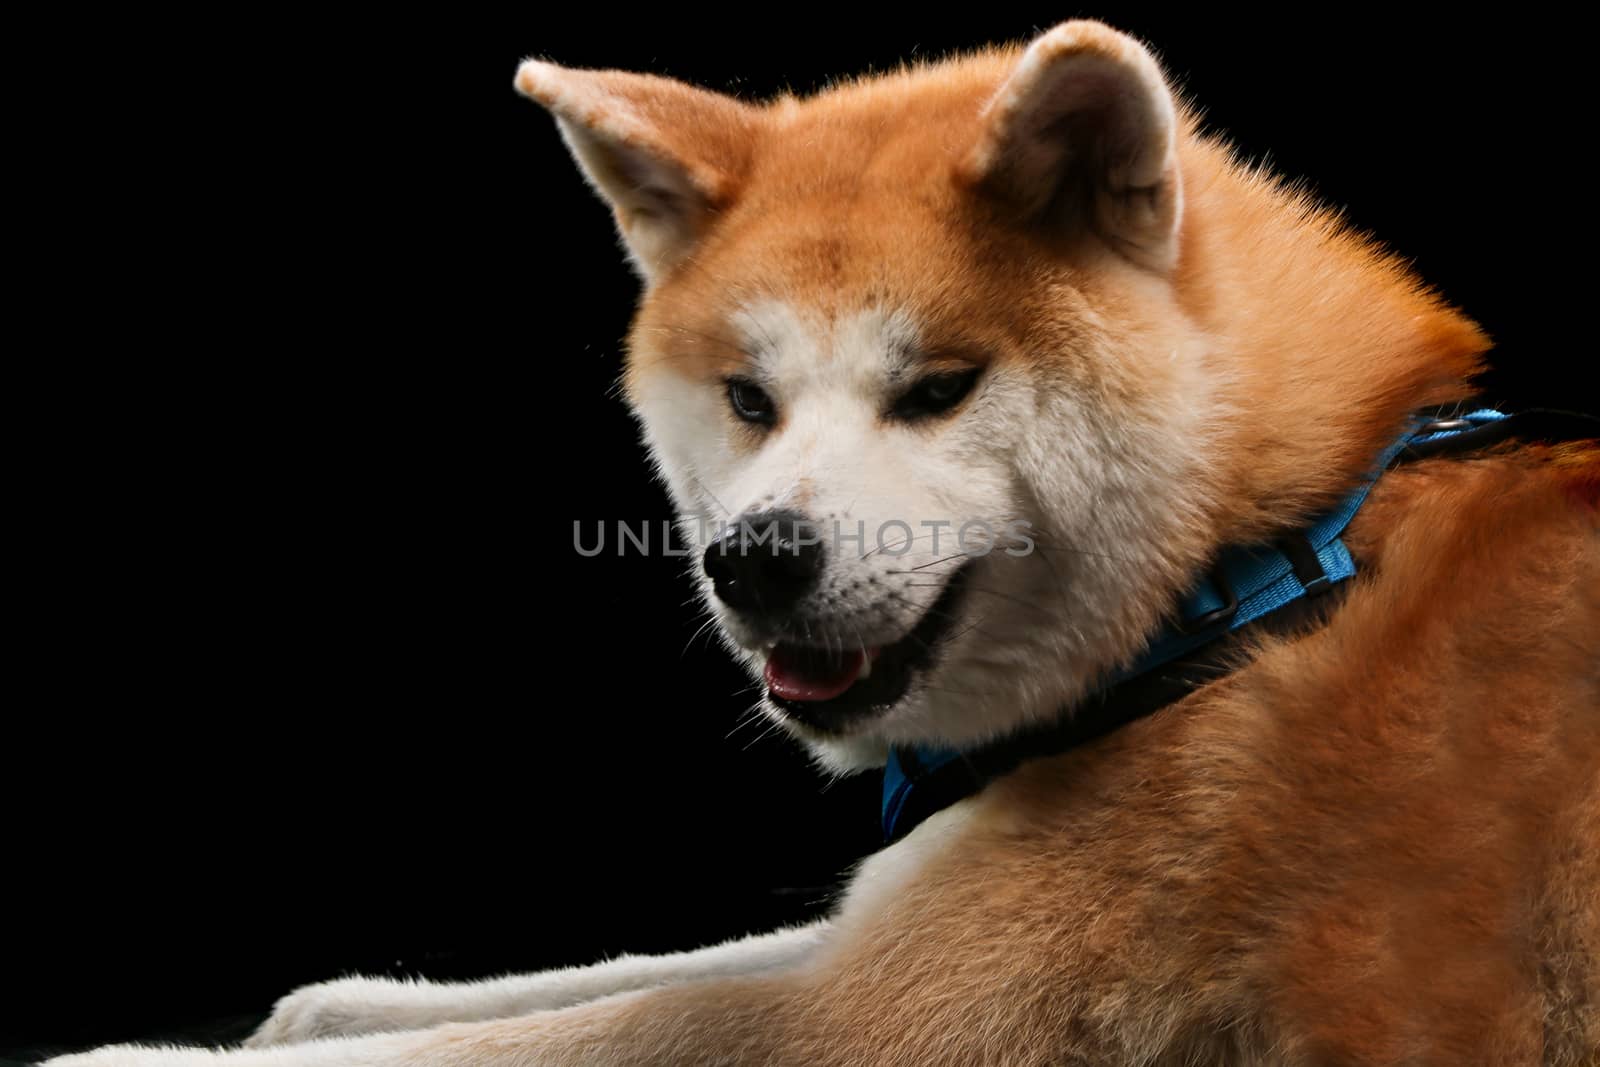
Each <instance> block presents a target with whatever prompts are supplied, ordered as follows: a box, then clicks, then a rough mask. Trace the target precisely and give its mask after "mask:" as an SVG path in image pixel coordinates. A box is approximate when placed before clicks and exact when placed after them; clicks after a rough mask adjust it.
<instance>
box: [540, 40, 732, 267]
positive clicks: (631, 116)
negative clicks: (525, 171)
mask: <svg viewBox="0 0 1600 1067" xmlns="http://www.w3.org/2000/svg"><path fill="white" fill-rule="evenodd" d="M516 87H517V89H518V90H519V91H520V92H522V93H523V94H524V95H526V96H529V97H531V98H532V99H534V100H536V101H538V102H539V103H541V104H543V105H544V106H545V107H546V108H547V109H548V110H549V111H550V113H551V114H552V115H554V116H555V120H556V125H557V126H558V127H560V130H561V136H562V138H563V140H565V141H566V143H567V147H568V148H569V149H571V151H572V155H573V158H575V159H576V160H577V162H578V165H579V167H580V168H582V170H583V172H584V174H585V175H586V176H587V177H588V179H589V181H590V183H591V184H592V185H593V186H594V188H595V191H596V192H598V193H599V194H600V195H601V196H602V197H603V198H604V199H605V200H606V201H607V202H608V203H609V204H610V205H611V210H612V213H613V214H614V215H615V217H616V220H617V230H618V232H619V233H620V234H621V237H622V243H623V246H624V247H625V248H626V249H627V252H628V255H629V258H631V259H632V261H633V264H634V267H635V268H636V269H637V270H638V272H639V274H640V276H641V277H642V278H643V279H644V281H645V283H646V285H649V284H650V283H652V282H653V281H656V280H658V279H659V278H660V277H661V275H662V274H663V273H664V272H665V271H667V270H668V269H669V268H671V266H672V265H673V264H674V263H676V262H677V261H678V260H679V259H680V258H681V257H682V256H683V255H684V254H685V253H686V252H688V251H689V250H690V249H691V248H692V247H693V246H694V243H695V241H696V240H697V239H698V238H699V237H700V236H701V234H702V233H703V232H704V230H705V228H706V226H707V225H709V224H710V222H711V221H712V219H713V218H714V217H715V215H716V213H717V212H718V211H720V210H722V209H723V208H724V207H726V206H727V204H728V203H729V202H730V201H731V200H732V199H733V197H734V195H735V193H736V191H737V187H738V183H739V180H740V178H741V175H742V172H743V170H744V168H745V166H746V164H747V163H748V160H749V158H750V152H751V148H752V145H753V142H754V139H755V136H756V131H757V120H758V118H759V114H760V113H759V112H758V111H757V110H756V109H755V108H753V107H751V106H749V105H746V104H743V103H740V102H739V101H738V100H735V99H734V98H733V97H731V96H726V95H723V94H721V93H715V92H711V91H710V90H706V89H698V88H695V87H694V86H692V85H688V84H685V83H684V82H680V81H676V80H674V79H671V78H662V77H658V76H655V75H650V74H633V73H629V72H626V71H616V70H575V69H572V68H568V67H561V66H557V65H556V64H554V63H544V62H540V61H539V60H534V59H530V60H528V61H527V62H525V63H523V64H522V66H521V68H520V69H518V71H517V77H516Z"/></svg>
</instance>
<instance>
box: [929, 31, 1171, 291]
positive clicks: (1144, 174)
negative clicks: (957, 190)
mask: <svg viewBox="0 0 1600 1067" xmlns="http://www.w3.org/2000/svg"><path fill="white" fill-rule="evenodd" d="M1176 146H1177V115H1176V105H1175V104H1174V101H1173V97H1172V91H1171V90H1170V89H1169V88H1168V87H1167V83H1166V79H1165V78H1164V77H1163V76H1162V73H1161V68H1160V66H1159V65H1158V64H1157V62H1156V60H1155V57H1154V56H1152V55H1151V54H1150V53H1149V51H1147V50H1146V49H1145V47H1144V46H1143V45H1142V44H1140V43H1139V42H1138V41H1136V40H1134V39H1133V38H1132V37H1129V36H1128V35H1127V34H1124V33H1120V32H1118V31H1116V30H1114V29H1112V28H1111V27H1109V26H1107V25H1105V24H1104V23H1101V22H1096V21H1093V20H1090V19H1078V20H1074V21H1071V22H1064V23H1062V24H1061V25H1059V26H1056V27H1055V28H1054V29H1052V30H1050V31H1049V32H1047V33H1045V34H1043V35H1042V36H1040V37H1038V38H1037V39H1035V40H1034V41H1033V43H1032V44H1030V45H1029V46H1028V48H1027V49H1026V51H1024V52H1023V54H1022V58H1021V59H1020V60H1019V61H1018V63H1017V65H1016V67H1015V69H1014V70H1013V71H1012V72H1011V74H1010V76H1009V77H1008V78H1007V79H1006V81H1005V82H1004V83H1003V84H1002V85H1001V86H1000V89H999V91H998V92H996V93H995V94H994V96H993V97H991V98H990V100H989V101H988V103H987V104H986V105H985V106H984V110H983V115H982V120H981V128H980V133H979V136H978V140H977V143H976V144H975V145H973V147H972V148H971V150H970V151H969V152H968V153H967V154H966V156H965V157H964V158H963V159H962V160H961V162H960V164H959V165H958V168H957V174H958V176H959V177H961V178H962V179H963V180H965V181H967V182H969V183H971V184H973V185H974V186H976V187H978V188H980V189H981V190H983V191H984V192H985V193H986V194H988V195H992V196H995V197H998V198H1000V199H1001V200H1002V201H1003V202H1004V203H1006V204H1007V205H1008V206H1009V207H1011V208H1012V209H1013V210H1016V211H1019V212H1021V213H1023V214H1024V215H1025V216H1026V218H1027V220H1028V221H1029V222H1030V223H1034V224H1038V225H1047V226H1053V227H1058V228H1068V227H1079V228H1081V227H1085V226H1088V227H1093V229H1094V230H1095V232H1097V233H1099V234H1100V235H1101V236H1102V237H1103V238H1105V239H1106V240H1107V241H1109V242H1110V243H1111V244H1112V245H1113V246H1114V247H1115V248H1117V249H1118V250H1120V251H1121V252H1123V253H1124V254H1125V255H1128V256H1129V257H1130V258H1132V259H1134V260H1135V261H1136V262H1139V263H1141V264H1144V265H1146V266H1150V267H1154V268H1156V269H1160V270H1165V269H1168V268H1170V267H1171V266H1172V264H1173V262H1174V261H1175V259H1176V257H1177V231H1178V221H1179V218H1180V215H1181V213H1182V206H1183V205H1182V191H1181V187H1180V185H1179V176H1178V157H1177V150H1176Z"/></svg>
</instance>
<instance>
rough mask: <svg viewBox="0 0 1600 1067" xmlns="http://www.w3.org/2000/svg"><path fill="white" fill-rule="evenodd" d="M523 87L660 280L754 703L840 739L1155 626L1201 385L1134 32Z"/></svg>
mask: <svg viewBox="0 0 1600 1067" xmlns="http://www.w3.org/2000/svg"><path fill="white" fill-rule="evenodd" d="M518 86H519V88H521V89H522V90H523V91H524V92H525V93H527V94H528V95H530V96H533V97H535V98H536V99H538V100H540V101H541V102H543V103H544V104H546V105H547V106H548V107H549V108H550V109H551V110H552V111H553V112H554V113H555V115H556V117H557V119H558V122H559V124H560V127H561V130H562V133H563V135H564V136H565V137H566V139H567V141H568V143H569V145H570V146H571V147H572V149H573V151H574V154H575V155H576V156H577V158H578V160H579V161H580V163H581V164H582V165H583V167H584V169H585V172H586V173H587V175H588V176H589V177H590V179H591V181H592V182H593V183H594V184H595V186H596V187H597V188H598V189H599V191H600V192H601V193H602V194H603V195H604V196H606V197H607V198H608V199H609V200H610V202H611V204H612V206H613V208H614V210H615V212H616V216H617V220H618V224H619V228H620V230H621V233H622V235H623V238H624V243H625V246H626V248H627V249H628V251H629V253H630V255H631V256H632V258H633V260H634V263H635V265H636V267H637V269H638V270H639V272H640V273H641V274H642V276H643V277H644V279H645V282H646V291H645V294H644V297H643V299H642V302H641V305H640V308H639V311H638V315H637V317H636V320H635V322H634V327H633V330H632V333H631V337H630V360H629V364H628V368H627V372H626V377H625V384H626V392H627V397H628V399H629V401H630V403H631V405H632V406H633V409H634V411H635V412H636V414H637V416H638V418H639V420H640V422H641V425H642V427H643V431H644V435H645V438H646V440H647V442H648V445H649V448H650V452H651V455H652V457H653V458H654V461H655V463H656V465H657V467H658V469H659V471H660V473H661V475H662V477H663V478H664V479H665V481H666V483H667V484H668V486H669V487H670V489H671V492H672V495H673V497H674V499H675V501H676V503H677V506H678V508H679V510H680V516H681V519H682V529H683V532H684V534H685V535H686V536H687V537H688V538H689V539H690V540H691V542H692V543H693V544H694V545H695V546H697V551H696V554H695V558H696V560H697V561H698V567H697V571H698V576H699V579H700V585H701V588H702V590H703V592H704V595H705V598H706V602H707V603H708V604H709V605H710V607H711V609H712V610H713V611H715V613H716V617H717V620H718V622H719V624H720V627H721V630H722V633H723V635H724V636H725V638H726V643H727V644H728V646H729V647H730V648H731V649H732V650H733V651H734V653H735V654H736V655H738V656H739V657H740V658H741V659H742V660H743V661H744V662H745V663H746V664H748V666H749V668H750V670H751V671H752V673H753V674H755V675H756V676H757V677H758V678H760V679H761V680H762V682H763V684H764V685H765V695H766V699H765V701H764V703H763V711H764V713H765V714H767V715H769V716H771V717H772V718H774V719H775V720H776V721H778V722H779V723H781V724H782V725H783V727H785V728H786V729H788V730H789V731H791V732H792V733H793V734H794V735H796V736H798V737H800V738H801V739H803V740H804V741H806V742H807V743H808V744H809V745H810V746H811V748H812V749H813V751H814V752H815V753H816V754H817V756H818V757H819V758H820V759H821V760H822V761H823V762H824V763H825V764H827V765H828V766H830V767H833V768H836V769H846V768H851V767H855V766H860V765H863V764H865V763H870V762H873V761H880V760H881V758H882V755H883V751H884V749H885V746H886V745H887V744H892V743H906V742H929V743H939V742H944V743H957V744H959V743H966V742H971V741H975V740H978V739H981V738H985V737H990V736H995V735H998V734H1000V733H1003V732H1005V731H1007V730H1009V729H1011V728H1014V727H1015V726H1017V725H1019V724H1021V723H1023V722H1025V721H1028V720H1029V719H1032V718H1036V717H1040V716H1045V715H1049V714H1051V713H1053V712H1054V711H1055V710H1056V708H1058V707H1059V706H1060V703H1061V702H1062V701H1065V700H1069V699H1071V698H1073V697H1075V696H1077V695H1079V694H1080V693H1081V692H1082V690H1083V688H1084V686H1085V685H1087V684H1088V683H1089V682H1090V681H1092V680H1093V678H1094V677H1095V675H1096V674H1097V673H1098V672H1101V671H1103V670H1105V669H1107V668H1109V667H1112V666H1114V665H1115V664H1116V662H1117V661H1118V660H1119V659H1121V658H1125V657H1126V656H1127V655H1128V654H1129V653H1130V652H1131V651H1133V650H1134V649H1135V648H1136V646H1137V644H1138V642H1139V640H1140V638H1141V637H1142V635H1143V634H1144V633H1145V632H1146V631H1147V630H1148V628H1149V626H1150V625H1151V623H1152V621H1153V620H1154V617H1155V615H1156V614H1157V613H1159V611H1160V610H1161V607H1162V605H1163V603H1164V602H1165V599H1166V598H1167V595H1168V593H1169V592H1170V587H1171V586H1172V585H1173V583H1174V581H1175V579H1176V576H1177V575H1179V574H1181V573H1183V572H1184V571H1185V570H1186V569H1187V568H1189V567H1191V566H1192V564H1193V560H1192V559H1191V558H1187V557H1186V555H1185V549H1184V547H1183V546H1184V545H1185V543H1186V542H1185V538H1183V537H1182V536H1179V535H1178V534H1179V531H1180V528H1181V526H1182V524H1183V523H1184V522H1185V521H1186V519H1187V520H1192V519H1193V518H1194V516H1195V515H1196V514H1197V507H1198V505H1197V503H1196V500H1195V497H1196V494H1197V493H1198V492H1199V484H1200V482H1201V481H1202V480H1203V479H1202V478H1201V477H1200V472H1199V470H1198V468H1197V462H1198V461H1197V459H1196V456H1197V450H1196V449H1195V447H1194V445H1195V442H1196V441H1197V440H1199V439H1200V438H1201V437H1202V436H1203V423H1204V422H1205V420H1206V418H1207V417H1208V415H1209V414H1210V409H1209V407H1208V402H1207V395H1208V385H1207V377H1206V375H1205V374H1204V373H1203V365H1204V362H1205V347H1206V342H1205V338H1204V336H1203V335H1200V334H1199V333H1198V332H1197V331H1196V330H1195V329H1194V328H1193V327H1192V326H1191V325H1190V324H1189V320H1188V319H1187V317H1186V316H1185V315H1184V314H1183V312H1182V310H1181V309H1180V307H1179V306H1178V302H1177V299H1176V296H1175V289H1174V286H1173V285H1172V282H1171V274H1172V268H1173V265H1174V262H1175V260H1176V256H1177V244H1178V234H1179V228H1180V222H1181V217H1182V205H1181V191H1180V185H1179V174H1178V159H1177V153H1176V141H1177V138H1178V135H1179V132H1180V131H1179V128H1178V124H1179V121H1180V120H1179V116H1178V114H1177V112H1176V110H1175V106H1174V103H1173V100H1172V97H1171V95H1170V92H1169V90H1168V89H1167V87H1166V85H1165V83H1164V81H1163V79H1162V76H1161V74H1160V72H1159V69H1158V68H1157V66H1156V64H1155V63H1154V61H1153V60H1152V59H1151V58H1150V56H1149V55H1148V53H1146V52H1145V51H1144V49H1143V48H1142V47H1140V46H1139V45H1138V44H1136V43H1135V42H1133V41H1132V40H1131V39H1129V38H1127V37H1124V36H1122V35H1120V34H1118V33H1115V32H1114V31H1111V30H1109V29H1107V28H1105V27H1103V26H1101V25H1099V24H1097V23H1084V22H1077V23H1069V24H1066V25H1064V26H1062V27H1058V28H1057V29H1056V30H1054V31H1052V32H1051V33H1049V34H1047V35H1045V36H1044V37H1042V38H1040V39H1039V40H1038V41H1035V42H1034V43H1033V44H1032V45H1031V46H1030V47H1029V48H1028V49H1027V50H1026V51H1020V50H1009V51H992V52H988V53H984V54H981V55H978V56H975V57H969V58H967V59H965V60H962V61H958V62H955V63H950V64H946V65H943V66H938V67H932V68H927V69H918V70H912V71H908V72H904V73H902V74H900V75H896V76H891V77H888V78H885V79H881V80H877V81H868V82H862V83H858V84H856V85H851V86H846V87H843V88H838V89H835V90H832V91H831V92H829V93H826V94H823V95H822V96H819V97H815V98H812V99H810V100H805V101H797V100H794V99H792V98H785V99H782V100H780V101H777V102H775V103H772V104H770V105H766V106H762V107H754V106H750V105H745V104H742V103H739V102H736V101H734V100H732V99H730V98H727V97H723V96H719V95H717V94H712V93H708V92H704V91H702V90H698V89H692V88H689V87H687V86H684V85H682V84H680V83H677V82H672V81H668V80H665V79H659V78H651V77H647V76H640V75H630V74H623V73H618V72H587V71H571V70H565V69H563V68H558V67H553V66H551V65H549V64H544V63H535V62H530V63H528V64H525V65H524V67H523V69H522V71H521V72H520V73H519V78H518ZM1174 546H1176V547H1174Z"/></svg>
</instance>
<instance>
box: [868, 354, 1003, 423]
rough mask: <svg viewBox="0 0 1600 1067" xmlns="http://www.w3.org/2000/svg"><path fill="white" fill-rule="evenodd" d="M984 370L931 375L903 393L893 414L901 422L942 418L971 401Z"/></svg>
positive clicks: (893, 408) (976, 368)
mask: <svg viewBox="0 0 1600 1067" xmlns="http://www.w3.org/2000/svg"><path fill="white" fill-rule="evenodd" d="M981 373H982V370H981V369H980V368H978V367H973V368H972V369H971V370H961V371H947V372H945V373H942V374H930V375H928V376H927V377H926V378H924V379H922V380H921V381H920V382H918V383H917V384H916V385H913V386H912V387H911V388H910V389H907V390H906V391H905V392H904V393H901V394H900V397H899V399H897V400H896V401H895V402H894V406H893V407H892V408H890V409H889V414H891V415H893V416H894V417H895V418H897V419H922V418H927V417H928V416H930V415H942V414H944V413H945V412H947V411H949V410H950V409H951V408H954V407H955V406H956V405H957V404H959V403H961V401H963V400H965V399H966V398H967V394H968V393H970V392H972V387H973V386H974V385H976V384H977V383H978V375H979V374H981Z"/></svg>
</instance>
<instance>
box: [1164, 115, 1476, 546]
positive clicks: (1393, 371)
mask: <svg viewBox="0 0 1600 1067" xmlns="http://www.w3.org/2000/svg"><path fill="white" fill-rule="evenodd" d="M1185 127H1186V130H1185V135H1184V137H1183V140H1182V142H1181V147H1180V152H1181V158H1182V163H1183V175H1184V201H1185V213H1184V223H1183V229H1182V239H1181V243H1180V259H1179V262H1178V266H1177V270H1176V272H1175V275H1174V284H1175V288H1176V291H1177V293H1178V296H1179V300H1180V302H1181V303H1182V305H1183V306H1184V308H1185V310H1186V312H1187V313H1188V314H1189V315H1190V316H1192V318H1193V320H1194V321H1195V322H1196V323H1197V324H1199V325H1200V326H1202V327H1203V328H1204V329H1205V330H1207V331H1208V332H1210V333H1211V334H1213V335H1214V337H1215V344H1214V346H1212V358H1214V359H1215V360H1216V363H1217V365H1216V367H1215V368H1214V371H1215V374H1216V380H1217V381H1218V382H1219V383H1220V387H1219V398H1220V399H1221V400H1222V401H1223V403H1224V409H1223V411H1222V412H1221V421H1220V422H1219V424H1218V425H1217V426H1216V427H1215V435H1216V436H1215V440H1213V441H1211V442H1208V447H1209V448H1210V449H1212V450H1213V455H1214V456H1215V457H1216V465H1215V468H1214V471H1215V475H1216V477H1217V479H1218V484H1217V486H1216V499H1217V501H1218V502H1219V504H1220V505H1221V506H1222V509H1223V510H1221V511H1220V513H1219V514H1218V516H1217V518H1218V522H1219V527H1220V529H1219V536H1220V538H1221V539H1222V540H1224V541H1238V540H1248V539H1249V538H1250V537H1251V536H1252V535H1255V534H1259V533H1261V532H1263V531H1265V530H1269V529H1270V528H1271V527H1273V526H1275V525H1281V524H1282V523H1284V522H1286V521H1287V522H1292V521H1295V519H1297V518H1299V517H1302V516H1304V515H1306V514H1308V513H1310V512H1314V511H1316V510H1318V509H1320V508H1322V507H1324V506H1326V505H1327V504H1329V503H1330V502H1331V501H1332V500H1333V499H1335V498H1337V497H1338V496H1340V495H1341V494H1342V493H1344V492H1345V491H1347V490H1348V489H1349V487H1350V485H1351V484H1352V483H1353V482H1354V481H1356V480H1358V479H1359V477H1360V476H1361V474H1362V473H1363V472H1365V471H1367V470H1368V469H1370V466H1371V463H1372V460H1373V458H1374V457H1375V456H1376V455H1377V454H1378V453H1379V452H1380V451H1381V450H1382V449H1383V447H1384V446H1385V445H1387V444H1388V443H1389V442H1391V441H1392V440H1393V439H1394V438H1395V436H1396V435H1397V434H1398V432H1399V431H1400V429H1401V426H1402V424H1403V421H1404V419H1405V417H1406V415H1407V414H1408V413H1410V412H1412V411H1414V410H1416V409H1417V408H1419V407H1423V406H1426V405H1431V404H1444V403H1450V402H1454V401H1457V400H1460V399H1462V398H1464V397H1465V396H1467V395H1468V393H1469V392H1470V387H1469V385H1468V380H1469V379H1470V378H1471V377H1472V376H1473V375H1474V374H1475V373H1477V372H1478V371H1479V370H1480V369H1481V366H1480V362H1479V357H1480V355H1481V354H1482V353H1483V352H1484V351H1485V350H1486V349H1487V348H1488V347H1489V343H1490V342H1489V340H1488V338H1487V337H1486V336H1485V335H1484V334H1483V333H1482V331H1481V330H1479V328H1478V327H1477V326H1476V325H1475V324H1474V323H1473V322H1472V321H1470V320H1469V319H1467V318H1466V317H1465V316H1463V315H1461V314H1460V313H1459V312H1457V311H1455V310H1454V309H1453V308H1451V307H1449V306H1448V305H1447V304H1445V303H1444V302H1443V301H1442V300H1441V299H1440V298H1439V297H1438V296H1436V295H1435V294H1434V293H1433V292H1432V291H1431V290H1429V289H1427V288H1426V287H1425V286H1424V285H1423V284H1422V283H1421V282H1420V281H1419V280H1418V279H1417V277H1416V276H1415V275H1414V274H1412V273H1411V272H1410V271H1409V269H1408V268H1407V267H1406V266H1405V265H1404V264H1403V263H1401V262H1400V261H1399V260H1398V259H1396V258H1395V257H1394V256H1393V255H1392V254H1389V253H1387V252H1386V251H1384V250H1382V249H1381V248H1379V247H1378V246H1376V245H1375V244H1374V243H1373V242H1372V241H1371V240H1369V239H1367V238H1364V237H1362V236H1361V235H1359V234H1357V233H1355V232H1353V231H1352V230H1351V229H1350V228H1349V227H1348V225H1347V224H1345V223H1344V222H1343V221H1342V220H1340V219H1339V218H1338V216H1337V215H1335V214H1334V213H1333V212H1331V211H1330V210H1328V209H1327V208H1324V207H1321V206H1319V205H1317V204H1316V203H1315V202H1314V201H1313V200H1312V199H1311V198H1310V197H1309V195H1307V194H1306V193H1304V192H1302V191H1300V190H1297V189H1295V188H1294V187H1293V186H1287V185H1285V184H1284V183H1283V182H1282V181H1281V180H1280V179H1278V178H1277V177H1275V176H1273V175H1271V174H1270V173H1268V172H1266V171H1263V170H1260V169H1256V168H1251V167H1249V166H1247V165H1245V164H1242V163H1240V162H1239V161H1237V160H1236V159H1235V158H1233V156H1232V153H1231V151H1230V149H1229V148H1228V147H1227V146H1226V145H1225V144H1223V143H1222V142H1220V141H1218V140H1215V139H1213V138H1210V137H1207V136H1204V135H1201V134H1199V133H1198V132H1196V129H1195V127H1196V120H1195V119H1194V118H1193V117H1192V116H1189V115H1185Z"/></svg>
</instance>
